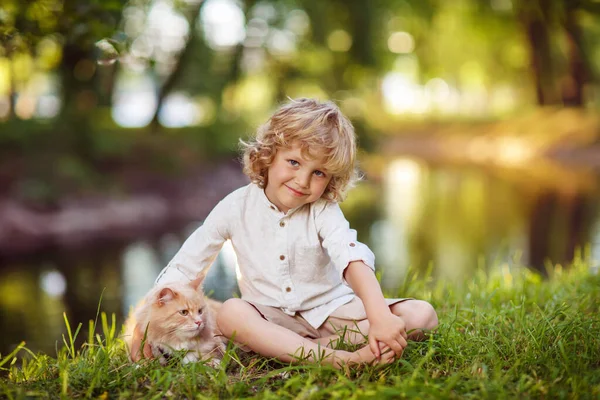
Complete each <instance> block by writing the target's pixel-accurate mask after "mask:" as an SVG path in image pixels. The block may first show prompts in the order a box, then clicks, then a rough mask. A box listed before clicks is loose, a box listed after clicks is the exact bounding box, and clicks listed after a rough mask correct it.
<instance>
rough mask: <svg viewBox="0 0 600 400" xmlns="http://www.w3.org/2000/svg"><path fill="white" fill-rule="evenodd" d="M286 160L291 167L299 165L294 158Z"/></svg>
mask: <svg viewBox="0 0 600 400" xmlns="http://www.w3.org/2000/svg"><path fill="white" fill-rule="evenodd" d="M288 162H289V163H290V165H291V166H292V167H295V166H298V165H300V163H299V162H298V161H296V160H288Z"/></svg>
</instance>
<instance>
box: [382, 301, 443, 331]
mask: <svg viewBox="0 0 600 400" xmlns="http://www.w3.org/2000/svg"><path fill="white" fill-rule="evenodd" d="M394 306H395V307H394V308H392V310H393V312H394V314H396V315H399V316H401V317H404V318H407V319H410V325H411V326H413V327H414V328H417V329H419V328H421V329H427V330H432V329H435V328H436V327H437V326H438V317H437V313H436V312H435V309H434V308H433V306H432V305H431V304H429V303H428V302H426V301H424V300H410V303H408V302H407V304H403V303H398V304H395V305H394Z"/></svg>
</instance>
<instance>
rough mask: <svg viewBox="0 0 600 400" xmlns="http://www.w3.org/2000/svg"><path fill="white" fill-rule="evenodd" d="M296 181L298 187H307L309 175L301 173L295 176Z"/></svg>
mask: <svg viewBox="0 0 600 400" xmlns="http://www.w3.org/2000/svg"><path fill="white" fill-rule="evenodd" d="M296 183H297V184H298V186H300V187H303V188H307V187H308V185H309V183H310V176H309V175H302V174H301V175H299V176H297V177H296Z"/></svg>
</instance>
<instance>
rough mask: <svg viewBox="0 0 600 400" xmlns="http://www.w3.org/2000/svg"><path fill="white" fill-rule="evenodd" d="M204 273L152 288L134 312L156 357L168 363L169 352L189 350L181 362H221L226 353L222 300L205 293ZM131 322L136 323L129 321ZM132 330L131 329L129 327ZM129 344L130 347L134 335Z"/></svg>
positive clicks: (130, 323) (132, 324) (130, 324)
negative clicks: (220, 325)
mask: <svg viewBox="0 0 600 400" xmlns="http://www.w3.org/2000/svg"><path fill="white" fill-rule="evenodd" d="M203 281H204V275H202V276H200V277H199V278H197V279H195V280H193V281H191V282H188V283H186V282H176V283H168V284H164V285H159V286H157V287H155V288H153V289H152V290H151V291H150V292H149V293H148V294H147V295H146V296H145V297H144V299H143V301H142V303H141V304H140V305H139V306H138V307H137V310H136V311H135V312H134V318H135V322H137V324H139V327H140V329H141V330H142V332H143V331H145V332H146V342H147V343H149V344H150V346H151V347H152V354H153V355H154V357H157V358H159V359H160V362H161V364H163V365H164V364H166V362H167V359H168V357H169V355H171V354H172V353H173V352H174V351H177V350H188V352H187V354H186V355H185V356H184V358H183V360H182V362H183V363H184V364H185V363H189V362H193V361H199V360H210V363H211V364H212V365H213V366H217V365H218V364H219V363H220V360H221V358H222V357H223V354H224V353H225V345H224V342H223V336H222V335H221V333H220V332H219V330H218V328H217V324H216V312H217V310H218V307H219V306H220V305H221V303H219V302H217V301H215V300H210V299H208V298H206V297H205V296H204V292H203V290H202V282H203ZM127 325H129V326H135V323H132V322H131V321H130V322H128V324H127ZM129 331H130V332H132V330H131V329H129ZM128 338H129V343H128V344H129V348H130V349H131V335H128Z"/></svg>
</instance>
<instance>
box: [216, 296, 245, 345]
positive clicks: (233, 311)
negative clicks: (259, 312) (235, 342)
mask: <svg viewBox="0 0 600 400" xmlns="http://www.w3.org/2000/svg"><path fill="white" fill-rule="evenodd" d="M248 307H252V306H250V305H249V304H248V303H246V302H245V301H244V300H242V299H229V300H226V301H225V302H224V303H223V305H222V306H221V308H220V310H219V312H218V313H217V325H218V326H219V330H220V331H221V333H223V335H225V336H226V337H228V338H229V337H231V335H232V334H233V332H234V330H235V328H236V321H237V322H239V321H242V320H243V319H244V314H247V313H248Z"/></svg>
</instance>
